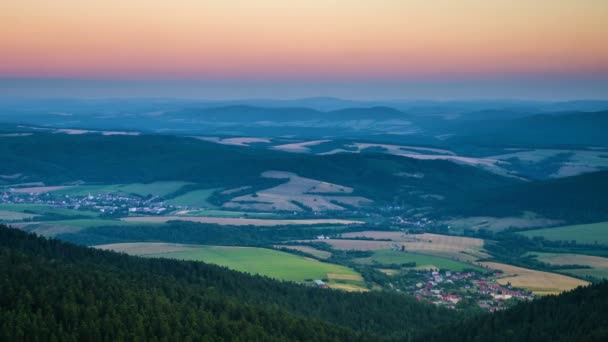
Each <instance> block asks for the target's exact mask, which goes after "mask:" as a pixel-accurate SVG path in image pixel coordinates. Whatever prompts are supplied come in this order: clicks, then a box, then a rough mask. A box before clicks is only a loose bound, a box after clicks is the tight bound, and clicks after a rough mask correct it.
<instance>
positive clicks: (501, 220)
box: [444, 212, 562, 232]
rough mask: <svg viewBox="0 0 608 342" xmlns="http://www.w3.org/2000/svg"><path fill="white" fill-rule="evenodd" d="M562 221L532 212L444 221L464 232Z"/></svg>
mask: <svg viewBox="0 0 608 342" xmlns="http://www.w3.org/2000/svg"><path fill="white" fill-rule="evenodd" d="M560 223H562V221H558V220H552V219H548V218H544V217H540V216H538V215H536V214H534V213H531V212H526V213H524V214H523V215H522V216H519V217H515V216H513V217H491V216H473V217H465V218H456V219H451V220H448V221H445V222H444V224H445V225H448V226H450V229H452V230H454V231H459V232H462V231H463V230H464V229H473V230H479V229H486V230H491V231H494V232H498V231H502V230H505V229H508V228H541V227H548V226H554V225H557V224H560Z"/></svg>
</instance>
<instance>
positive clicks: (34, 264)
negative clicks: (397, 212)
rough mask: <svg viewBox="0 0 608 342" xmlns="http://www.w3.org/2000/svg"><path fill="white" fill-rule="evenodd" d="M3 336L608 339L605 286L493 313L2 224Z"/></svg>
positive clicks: (70, 338)
mask: <svg viewBox="0 0 608 342" xmlns="http://www.w3.org/2000/svg"><path fill="white" fill-rule="evenodd" d="M0 269H2V270H3V271H2V272H3V275H2V277H0V340H6V341H20V340H49V341H80V340H142V341H154V340H174V341H182V340H183V341H187V340H202V339H208V340H221V339H223V340H231V341H238V340H241V341H255V340H257V341H262V340H263V341H273V340H277V341H278V340H283V341H287V340H289V341H310V340H320V341H326V340H334V341H338V340H339V341H364V340H374V341H377V340H404V341H425V342H433V341H605V340H606V339H607V338H608V283H601V284H597V285H593V286H589V287H586V288H578V289H576V290H573V291H571V292H569V293H565V294H562V295H560V296H549V297H545V298H542V299H540V300H535V301H533V302H531V303H520V304H518V305H517V306H515V307H514V308H511V309H509V310H506V311H504V312H499V313H496V314H485V315H480V316H474V317H469V318H467V317H463V316H462V315H461V314H460V313H458V312H457V311H450V310H447V309H441V308H438V307H435V306H433V305H430V304H425V303H421V302H417V301H416V300H414V299H413V298H410V297H406V296H404V295H398V294H390V293H384V292H373V293H367V294H355V293H345V292H340V291H334V290H325V289H316V288H311V287H305V286H300V285H296V284H290V283H281V282H277V281H274V280H271V279H268V278H263V277H257V276H249V275H245V274H242V273H238V272H234V271H230V270H227V269H225V268H222V267H218V266H213V265H208V264H204V263H201V262H185V261H175V260H168V259H145V258H138V257H132V256H127V255H124V254H117V253H113V252H107V251H100V250H94V249H90V248H86V247H82V246H77V245H72V244H69V243H65V242H61V241H59V240H47V239H44V238H40V237H37V236H34V235H31V234H27V233H24V232H22V231H19V230H15V229H10V228H6V227H3V226H0Z"/></svg>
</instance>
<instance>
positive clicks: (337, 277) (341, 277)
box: [327, 273, 363, 281]
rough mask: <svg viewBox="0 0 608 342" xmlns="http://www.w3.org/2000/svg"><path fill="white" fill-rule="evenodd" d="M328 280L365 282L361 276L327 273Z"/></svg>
mask: <svg viewBox="0 0 608 342" xmlns="http://www.w3.org/2000/svg"><path fill="white" fill-rule="evenodd" d="M327 278H329V279H330V280H352V281H363V278H362V277H361V275H359V274H346V273H327Z"/></svg>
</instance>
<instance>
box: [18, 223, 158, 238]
mask: <svg viewBox="0 0 608 342" xmlns="http://www.w3.org/2000/svg"><path fill="white" fill-rule="evenodd" d="M155 224H156V223H146V222H125V221H120V220H103V219H81V220H58V221H43V222H32V223H21V229H23V230H25V231H28V232H32V233H36V234H40V235H43V236H50V237H52V236H56V235H58V234H64V233H77V232H79V231H81V230H83V229H86V228H91V227H107V226H141V225H155Z"/></svg>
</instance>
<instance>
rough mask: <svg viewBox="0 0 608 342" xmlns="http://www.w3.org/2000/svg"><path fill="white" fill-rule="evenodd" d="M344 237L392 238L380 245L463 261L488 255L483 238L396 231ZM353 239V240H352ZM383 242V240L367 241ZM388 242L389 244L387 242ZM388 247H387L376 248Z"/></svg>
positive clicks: (367, 232) (344, 236)
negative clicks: (394, 245)
mask: <svg viewBox="0 0 608 342" xmlns="http://www.w3.org/2000/svg"><path fill="white" fill-rule="evenodd" d="M342 237H343V238H354V237H364V238H372V239H390V240H391V242H388V241H384V244H378V246H388V247H387V248H391V246H392V244H393V243H392V242H394V243H395V244H396V245H397V246H398V247H399V248H400V247H401V246H405V249H406V250H407V251H410V252H417V253H424V254H429V255H434V256H438V257H448V258H451V259H456V260H462V261H467V262H471V261H475V260H477V259H480V258H483V257H486V256H487V255H486V254H485V253H483V251H482V249H483V240H482V239H476V238H468V237H462V236H449V235H440V234H429V233H424V234H405V233H403V232H395V231H363V232H354V233H345V234H342ZM351 241H352V240H351ZM367 242H382V241H367ZM387 243H388V244H387ZM375 249H386V248H375Z"/></svg>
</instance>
